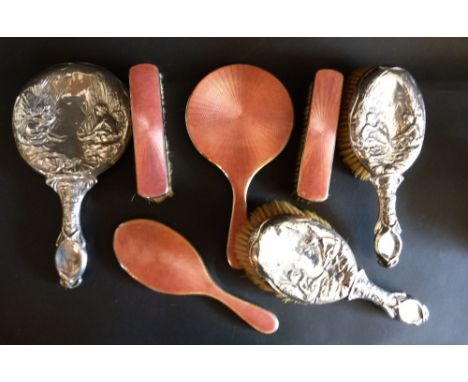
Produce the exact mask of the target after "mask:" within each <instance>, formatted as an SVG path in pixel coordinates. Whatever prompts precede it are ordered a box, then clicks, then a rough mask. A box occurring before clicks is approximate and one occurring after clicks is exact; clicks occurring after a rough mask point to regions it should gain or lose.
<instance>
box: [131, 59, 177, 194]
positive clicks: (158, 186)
mask: <svg viewBox="0 0 468 382" xmlns="http://www.w3.org/2000/svg"><path fill="white" fill-rule="evenodd" d="M130 99H131V108H132V123H133V142H134V146H135V165H136V176H137V191H138V194H139V195H140V196H142V197H144V198H150V199H161V198H163V197H164V196H167V195H168V194H169V193H170V184H169V173H168V163H167V153H166V150H167V148H166V140H165V134H164V124H163V110H162V101H161V84H160V81H159V70H158V68H157V67H156V66H155V65H151V64H140V65H135V66H133V67H132V68H131V69H130Z"/></svg>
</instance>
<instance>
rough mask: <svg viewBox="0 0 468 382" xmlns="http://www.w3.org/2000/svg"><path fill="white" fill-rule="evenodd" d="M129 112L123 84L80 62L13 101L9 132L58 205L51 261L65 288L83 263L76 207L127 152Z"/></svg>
mask: <svg viewBox="0 0 468 382" xmlns="http://www.w3.org/2000/svg"><path fill="white" fill-rule="evenodd" d="M129 110H130V109H129V99H128V93H127V91H126V89H125V87H124V86H123V84H122V83H121V82H120V80H119V79H118V78H116V77H115V76H114V75H113V74H112V73H110V72H108V71H107V70H105V69H103V68H100V67H97V66H95V65H91V64H82V63H70V64H61V65H57V66H55V67H52V68H51V69H49V70H47V71H45V72H43V73H42V74H40V75H39V76H38V77H36V78H35V79H33V80H32V81H31V82H30V83H29V84H28V85H27V86H26V87H25V88H24V89H23V90H22V91H21V93H20V94H19V96H18V98H17V99H16V102H15V106H14V110H13V133H14V136H15V140H16V144H17V146H18V150H19V152H20V154H21V155H22V157H23V158H24V159H25V160H26V162H28V163H29V165H31V167H33V168H34V169H36V170H37V171H38V172H40V173H41V174H43V175H44V176H45V177H46V183H47V184H48V185H49V186H50V187H52V188H53V189H54V190H55V191H56V192H57V193H58V194H59V196H60V199H61V201H62V207H63V221H62V230H61V232H60V235H59V237H58V240H57V251H56V254H55V263H56V268H57V271H58V273H59V276H60V282H61V284H62V285H63V286H64V287H66V288H73V287H76V286H78V285H79V284H80V283H81V280H82V275H83V272H84V271H85V268H86V264H87V258H88V256H87V252H86V245H85V240H84V237H83V234H82V232H81V224H80V208H81V202H82V200H83V197H84V195H85V194H86V192H87V191H88V190H89V189H90V188H91V187H92V186H93V185H94V184H95V183H96V182H97V179H96V177H97V175H99V174H100V173H101V172H103V171H104V170H106V169H107V168H108V167H110V166H111V165H112V164H114V163H115V162H116V161H117V160H118V158H119V157H120V156H121V155H122V153H123V151H124V150H125V147H126V145H127V143H128V140H129V137H130V133H131V129H130V123H129V121H130V115H129V114H130V113H129Z"/></svg>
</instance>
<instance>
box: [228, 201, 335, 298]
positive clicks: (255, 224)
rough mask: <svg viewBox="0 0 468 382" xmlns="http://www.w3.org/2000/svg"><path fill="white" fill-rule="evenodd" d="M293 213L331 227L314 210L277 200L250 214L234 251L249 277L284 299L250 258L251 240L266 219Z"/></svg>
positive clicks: (265, 289)
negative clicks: (261, 274)
mask: <svg viewBox="0 0 468 382" xmlns="http://www.w3.org/2000/svg"><path fill="white" fill-rule="evenodd" d="M284 215H291V216H299V217H304V218H308V219H312V220H315V221H317V222H319V223H320V224H322V225H324V226H326V227H327V228H331V227H330V224H329V223H328V222H327V221H326V220H324V219H322V218H321V217H319V216H318V215H317V214H315V213H314V212H312V211H308V210H300V209H299V208H297V207H295V206H293V205H292V204H291V203H289V202H286V201H278V200H275V201H273V202H271V203H268V204H264V205H263V206H260V207H258V208H257V209H255V211H254V212H252V214H251V215H250V218H249V220H248V221H247V223H246V224H245V225H244V227H242V229H241V230H240V231H239V233H238V234H237V237H236V242H235V245H234V251H235V254H236V256H237V259H238V260H239V263H240V264H241V265H242V268H243V269H244V270H245V273H246V274H247V277H248V278H249V279H250V280H251V281H252V282H253V283H254V284H255V285H257V286H258V287H259V288H260V289H263V290H264V291H266V292H270V293H273V294H274V295H275V296H276V297H278V298H280V299H281V300H284V301H289V299H288V298H286V297H285V296H283V295H282V294H280V293H278V292H277V291H275V290H274V289H273V288H272V287H271V286H270V285H268V283H267V282H266V281H265V280H264V279H263V278H262V277H261V276H260V275H259V274H258V273H257V271H256V269H255V267H254V265H253V263H252V261H251V260H250V241H251V237H252V235H253V234H254V232H255V231H256V230H257V229H258V228H259V227H260V226H261V225H262V223H263V222H265V221H266V220H269V219H272V218H276V217H279V216H284Z"/></svg>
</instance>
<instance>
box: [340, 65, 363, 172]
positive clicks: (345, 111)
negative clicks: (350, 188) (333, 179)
mask: <svg viewBox="0 0 468 382" xmlns="http://www.w3.org/2000/svg"><path fill="white" fill-rule="evenodd" d="M369 70H371V68H368V67H367V68H361V69H356V70H354V71H353V72H352V73H351V74H350V75H349V76H348V77H347V79H346V81H345V86H344V89H343V96H342V100H341V113H340V121H339V125H338V138H337V141H338V150H339V152H340V156H341V158H342V159H343V162H344V163H346V165H347V166H348V167H349V168H350V169H351V171H352V173H353V175H354V176H355V177H356V178H358V179H361V180H369V179H370V177H371V175H370V174H369V172H368V171H367V170H366V169H365V168H364V166H363V165H362V164H361V162H360V161H359V159H358V157H357V156H356V154H355V153H354V150H353V147H352V145H351V136H350V134H351V132H350V125H351V120H350V114H351V109H352V107H353V100H354V99H355V95H356V91H357V88H358V85H359V81H360V80H361V78H362V77H363V76H364V75H365V74H366V73H368V72H369Z"/></svg>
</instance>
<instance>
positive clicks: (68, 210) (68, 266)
mask: <svg viewBox="0 0 468 382" xmlns="http://www.w3.org/2000/svg"><path fill="white" fill-rule="evenodd" d="M96 182H97V180H96V177H94V176H93V175H90V174H78V175H54V176H53V177H49V178H47V180H46V183H47V185H49V186H50V187H52V188H53V189H54V190H55V192H57V194H59V196H60V200H61V202H62V211H63V215H62V230H61V231H60V235H59V237H58V239H57V243H56V245H57V250H56V252H55V267H56V268H57V272H58V274H59V276H60V284H61V285H62V286H64V287H65V288H68V289H71V288H75V287H77V286H78V285H80V284H81V280H82V276H83V273H84V271H85V269H86V264H87V262H88V254H87V252H86V242H85V239H84V237H83V234H82V232H81V223H80V210H81V202H82V201H83V198H84V196H85V195H86V192H87V191H88V190H89V189H90V188H91V187H92V186H93V185H94V184H95V183H96Z"/></svg>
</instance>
